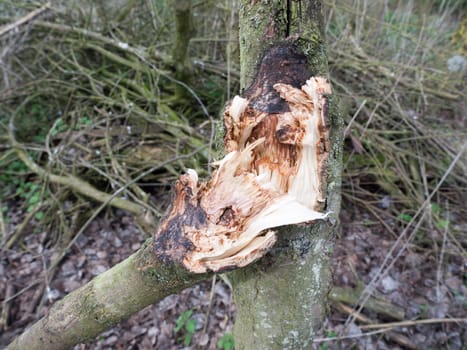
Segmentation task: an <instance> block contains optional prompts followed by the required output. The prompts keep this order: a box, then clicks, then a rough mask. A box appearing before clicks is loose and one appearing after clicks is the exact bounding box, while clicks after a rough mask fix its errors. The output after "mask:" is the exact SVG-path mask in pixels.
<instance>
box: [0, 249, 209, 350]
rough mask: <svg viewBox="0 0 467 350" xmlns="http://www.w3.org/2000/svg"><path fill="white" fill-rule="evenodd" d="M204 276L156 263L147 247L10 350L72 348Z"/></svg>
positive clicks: (59, 307) (69, 299)
mask: <svg viewBox="0 0 467 350" xmlns="http://www.w3.org/2000/svg"><path fill="white" fill-rule="evenodd" d="M205 278H207V276H206V275H200V274H193V273H190V272H188V271H187V270H185V269H183V268H181V267H179V266H177V265H173V264H163V263H160V262H159V261H158V260H156V259H155V258H154V254H153V252H152V245H151V244H149V242H148V243H147V244H146V245H145V246H144V247H143V248H142V249H140V250H139V251H138V252H136V253H135V254H133V255H131V256H130V257H129V258H127V259H126V260H124V261H122V262H121V263H119V264H117V265H115V266H114V267H113V268H111V269H110V270H108V271H106V272H104V273H103V274H101V275H99V276H97V277H96V278H95V279H93V280H92V281H91V282H89V283H88V284H86V285H84V286H83V287H81V288H79V289H77V290H76V291H74V292H72V293H71V294H69V295H67V296H66V297H65V298H64V299H62V300H60V301H58V302H57V303H56V304H55V305H54V306H53V307H52V308H51V310H50V311H49V313H48V315H47V316H45V317H44V318H42V319H41V320H39V321H38V322H37V323H35V324H34V325H33V326H32V327H31V328H29V329H27V330H26V331H25V332H24V333H23V334H21V335H20V336H19V337H17V338H16V339H15V340H14V341H13V342H12V343H11V344H10V345H9V346H8V347H7V349H8V350H13V349H15V350H16V349H17V350H25V349H28V350H34V349H37V350H43V349H47V350H55V349H69V348H71V347H72V346H73V345H75V344H78V343H82V342H85V341H87V340H90V339H93V338H95V337H96V336H97V335H99V334H100V333H101V332H103V331H104V330H105V329H107V328H109V327H110V326H112V325H114V324H117V323H118V322H120V321H122V320H125V319H127V318H128V317H130V316H131V315H133V314H134V313H136V312H137V311H139V310H141V309H143V308H144V307H146V306H148V305H151V304H153V303H155V302H156V301H159V300H161V299H162V298H164V297H165V296H167V295H170V294H173V293H177V292H179V291H181V290H183V289H184V288H187V287H189V286H191V285H193V284H195V283H196V282H199V281H201V280H203V279H205Z"/></svg>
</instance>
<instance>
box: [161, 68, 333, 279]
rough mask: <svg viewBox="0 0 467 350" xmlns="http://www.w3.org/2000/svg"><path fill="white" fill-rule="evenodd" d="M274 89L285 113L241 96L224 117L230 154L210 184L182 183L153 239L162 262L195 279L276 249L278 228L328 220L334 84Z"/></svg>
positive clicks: (312, 82) (189, 177)
mask: <svg viewBox="0 0 467 350" xmlns="http://www.w3.org/2000/svg"><path fill="white" fill-rule="evenodd" d="M272 86H273V88H274V90H275V91H276V94H278V98H280V99H282V100H283V101H285V103H286V104H287V108H286V109H285V110H284V111H282V112H273V113H269V112H265V111H261V110H258V109H256V108H254V107H253V106H252V105H251V103H250V100H248V99H246V98H242V97H239V96H236V97H235V98H234V99H233V100H232V101H231V102H230V103H229V104H228V105H227V107H226V110H225V114H224V123H225V127H226V135H225V146H226V150H227V151H228V152H229V153H228V154H227V155H226V156H225V157H224V158H223V159H222V160H220V161H218V162H216V163H215V165H216V166H217V170H216V171H215V172H214V173H213V175H212V177H211V179H210V180H209V181H207V182H198V175H197V174H196V172H195V171H194V170H189V171H188V172H187V173H186V174H185V175H182V176H181V178H180V180H179V181H178V182H177V184H176V186H175V192H176V193H175V199H174V203H173V208H172V211H171V213H170V215H169V216H168V217H167V219H165V220H164V221H163V223H162V224H161V226H160V228H159V230H158V232H157V233H156V235H155V239H154V249H155V253H156V254H157V255H158V256H159V258H160V259H162V260H163V261H164V262H166V263H170V262H181V263H183V265H184V266H185V267H186V268H187V269H189V270H190V271H193V272H197V273H203V272H206V271H209V270H212V271H217V272H219V271H225V270H228V269H232V268H236V267H242V266H245V265H247V264H250V263H251V262H253V261H255V260H257V259H259V258H260V257H262V256H263V255H264V254H265V253H266V252H267V251H268V250H269V249H270V248H271V246H272V245H273V244H274V243H275V241H276V236H275V233H274V231H272V229H273V228H275V227H278V226H283V225H290V224H297V223H303V222H310V221H314V220H317V219H323V218H325V217H326V215H327V214H326V213H321V212H319V210H320V208H321V207H322V205H321V203H322V202H323V201H324V199H325V198H324V192H323V188H324V186H323V185H324V184H325V175H324V174H323V168H324V162H325V160H326V157H327V154H328V152H329V139H328V129H327V127H326V121H325V116H326V97H325V96H326V94H329V93H330V92H331V88H330V85H329V83H328V82H327V80H326V79H324V78H321V77H312V78H310V79H308V80H307V81H306V83H305V84H304V85H303V86H302V87H301V88H296V87H293V86H292V85H289V84H285V83H282V82H281V83H275V84H273V85H272ZM252 99H254V98H252Z"/></svg>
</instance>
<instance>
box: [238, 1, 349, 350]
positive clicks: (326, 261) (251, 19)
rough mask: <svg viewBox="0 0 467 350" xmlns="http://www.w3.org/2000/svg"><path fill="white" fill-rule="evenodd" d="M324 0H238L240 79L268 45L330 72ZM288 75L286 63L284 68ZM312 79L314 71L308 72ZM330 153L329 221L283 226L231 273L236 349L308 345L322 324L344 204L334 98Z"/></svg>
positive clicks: (253, 69)
mask: <svg viewBox="0 0 467 350" xmlns="http://www.w3.org/2000/svg"><path fill="white" fill-rule="evenodd" d="M321 11H322V9H321V1H317V0H308V1H280V0H273V1H266V0H262V1H251V0H243V1H241V4H240V16H239V21H240V65H241V85H242V87H243V88H245V87H247V86H248V85H249V84H250V83H251V82H252V80H253V79H254V77H255V75H256V73H257V69H258V66H259V63H260V61H261V59H262V57H263V55H264V53H265V51H266V50H267V49H268V48H270V47H272V46H275V45H283V44H291V43H293V44H294V45H295V46H297V47H298V48H299V49H300V50H301V51H302V52H303V54H304V55H305V56H306V60H307V66H308V71H309V76H318V75H319V76H324V77H326V76H327V73H328V70H327V56H326V51H325V43H324V35H323V18H322V12H321ZM284 74H287V69H286V68H285V69H284ZM306 78H309V77H306ZM328 123H329V124H328V125H329V127H330V141H331V152H330V154H329V158H328V160H327V165H326V173H327V179H326V180H327V190H326V204H325V206H324V207H323V208H322V210H323V211H332V215H331V216H330V218H329V220H327V221H326V222H319V223H316V224H314V225H312V226H308V227H304V226H294V227H285V228H283V229H281V230H279V233H278V237H279V241H278V243H277V244H276V246H275V248H274V250H273V251H272V252H270V253H269V254H268V255H267V256H266V257H265V258H263V259H262V260H261V261H260V262H259V263H257V264H255V265H253V266H249V267H247V268H245V269H242V270H238V271H234V272H232V273H231V274H230V277H231V279H232V283H233V288H234V300H235V304H236V308H237V316H236V322H235V327H234V336H235V345H236V349H238V350H241V349H305V348H307V347H309V346H310V344H311V342H312V340H313V335H314V334H315V332H316V331H317V330H318V329H319V327H320V326H321V324H322V321H323V318H324V316H325V313H326V305H327V295H328V292H329V290H330V288H331V273H330V254H331V251H332V238H333V235H334V232H335V231H336V229H337V227H338V225H337V221H338V220H337V217H338V213H339V208H340V188H341V171H342V169H341V168H342V165H341V163H342V162H341V157H342V127H343V121H342V118H341V116H340V114H339V113H338V109H337V103H336V99H335V98H333V97H332V96H330V97H329V111H328Z"/></svg>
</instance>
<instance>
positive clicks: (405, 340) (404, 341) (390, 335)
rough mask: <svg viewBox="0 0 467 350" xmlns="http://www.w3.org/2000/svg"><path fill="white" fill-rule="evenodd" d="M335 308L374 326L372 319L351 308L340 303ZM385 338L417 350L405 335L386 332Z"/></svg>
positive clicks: (361, 326) (362, 327) (360, 326)
mask: <svg viewBox="0 0 467 350" xmlns="http://www.w3.org/2000/svg"><path fill="white" fill-rule="evenodd" d="M336 307H337V308H338V309H339V310H340V311H342V312H344V313H348V314H350V315H353V316H355V318H356V319H357V320H359V321H360V322H362V323H367V324H370V325H374V324H375V322H374V321H373V320H372V319H370V318H368V317H366V316H365V315H362V314H361V313H359V312H357V311H355V310H354V309H353V308H351V307H349V306H347V305H344V304H342V303H338V304H337V305H336ZM358 327H359V328H360V329H364V327H366V326H365V325H359V326H358ZM386 337H388V338H389V340H391V341H393V342H395V343H398V344H400V345H402V346H404V347H406V348H409V349H411V350H418V349H419V347H418V346H417V345H415V344H414V343H412V342H411V341H410V339H408V338H407V337H406V336H405V335H402V334H399V333H396V332H388V333H387V334H386Z"/></svg>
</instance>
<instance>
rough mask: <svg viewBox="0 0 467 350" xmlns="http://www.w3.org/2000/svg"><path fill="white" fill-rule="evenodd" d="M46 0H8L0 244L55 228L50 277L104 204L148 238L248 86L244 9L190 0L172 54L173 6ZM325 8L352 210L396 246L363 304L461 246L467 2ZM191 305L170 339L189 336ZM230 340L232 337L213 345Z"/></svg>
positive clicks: (0, 120)
mask: <svg viewBox="0 0 467 350" xmlns="http://www.w3.org/2000/svg"><path fill="white" fill-rule="evenodd" d="M38 3H39V2H30V1H8V0H2V1H0V13H1V16H0V25H5V27H0V42H1V45H0V46H1V47H2V50H1V52H0V62H1V65H0V71H1V74H2V81H1V82H0V207H1V209H2V210H1V212H0V215H1V217H0V218H1V220H0V242H1V245H2V247H3V248H2V249H12V248H13V247H15V248H14V249H18V250H21V248H20V247H21V246H20V244H19V243H21V241H22V239H23V238H24V237H25V236H27V235H30V234H34V229H33V230H30V227H33V228H38V227H40V229H41V230H42V231H47V232H49V235H50V237H49V239H48V244H49V245H51V246H55V249H56V250H57V252H58V254H57V255H56V256H54V261H53V262H52V263H51V264H50V266H51V268H50V269H49V271H47V273H48V274H50V275H53V269H55V268H56V266H57V265H58V264H59V263H60V261H61V259H62V258H63V257H64V256H65V254H66V253H67V249H69V247H70V245H71V243H72V242H73V240H74V239H75V237H77V235H79V233H80V232H82V231H83V230H84V229H85V228H86V226H87V225H89V224H90V223H91V222H92V219H93V218H95V217H97V216H98V215H99V214H100V213H101V212H102V211H104V210H108V209H107V208H109V205H110V206H113V207H115V208H119V209H123V210H125V211H127V212H130V213H131V214H132V215H133V216H134V217H135V220H137V222H138V224H139V225H141V227H142V229H143V230H144V231H145V232H147V233H148V234H151V233H152V232H153V230H154V229H155V226H156V224H157V219H158V218H160V217H161V216H163V214H164V212H165V211H166V203H167V202H168V201H167V198H168V197H167V193H168V192H169V191H168V190H169V189H170V187H171V185H172V184H173V182H174V180H175V179H176V178H177V177H178V175H179V174H180V172H182V171H184V170H185V169H186V168H194V169H196V170H197V172H198V173H199V174H201V175H202V176H208V175H209V171H206V169H209V168H208V165H209V163H210V162H211V161H212V160H214V159H216V158H218V156H219V155H218V154H217V153H216V152H217V151H218V150H219V147H217V146H216V145H218V144H219V141H217V139H216V134H218V129H219V122H218V119H219V118H218V115H219V112H220V110H221V109H222V106H223V105H224V103H225V102H226V101H227V100H228V99H229V98H230V97H231V96H232V95H233V94H236V93H238V89H239V81H238V79H239V73H238V70H239V62H238V41H237V34H236V26H237V17H236V12H237V10H238V9H237V8H236V3H237V2H236V1H225V2H217V1H211V0H206V1H198V2H194V4H193V6H192V8H191V18H190V21H191V22H192V24H193V28H195V29H194V31H192V32H190V33H189V34H190V35H192V34H193V33H194V34H195V35H194V36H192V37H191V38H190V40H189V46H188V51H187V52H186V57H185V59H186V60H185V59H184V58H183V57H177V59H176V60H174V58H173V55H174V52H175V51H176V52H177V55H182V56H183V55H184V53H183V50H180V48H177V49H176V48H175V47H174V45H173V38H174V37H175V33H177V35H180V31H178V32H177V30H176V26H175V22H176V21H174V20H173V19H174V18H175V15H176V13H175V11H174V7H173V6H171V4H170V2H169V1H159V0H153V1H143V0H136V1H132V0H128V1H116V2H115V7H113V5H109V4H108V3H113V2H107V4H106V2H105V1H97V2H79V1H77V2H71V3H72V4H71V5H70V4H69V2H67V1H59V0H57V1H53V2H52V4H51V5H45V4H43V2H40V4H38ZM117 3H119V4H118V5H117ZM120 3H122V4H124V6H122V4H120ZM325 3H326V18H327V20H326V33H327V42H328V56H329V64H330V68H331V74H330V75H331V80H332V83H333V88H334V89H335V91H336V92H337V94H338V95H339V96H340V100H341V105H342V107H343V109H344V117H345V118H346V123H347V127H346V130H345V137H346V139H345V140H346V154H345V159H344V164H345V171H344V177H343V185H344V192H343V197H344V202H343V203H344V204H343V205H344V209H345V210H346V211H348V212H351V213H352V215H354V216H357V217H358V218H360V217H361V221H364V222H365V224H366V225H368V226H369V227H371V226H372V225H374V224H375V223H380V224H382V225H383V226H385V228H386V230H387V231H388V232H390V233H391V234H392V235H393V236H394V238H395V239H397V242H399V243H400V244H399V245H397V247H396V246H394V248H393V249H391V250H390V251H389V253H388V255H387V259H385V263H384V264H383V265H382V266H380V269H379V271H378V272H377V273H376V274H375V275H374V277H373V279H372V281H371V283H370V284H369V285H368V286H367V287H366V288H363V289H362V290H361V293H360V295H359V300H358V302H354V303H353V304H359V305H363V304H364V303H365V301H366V300H367V299H368V296H369V295H370V293H371V292H372V290H373V289H374V286H375V285H376V283H377V282H378V281H379V280H381V279H382V278H383V277H384V276H385V274H386V273H387V271H388V270H389V269H390V268H391V266H393V264H394V263H395V261H397V258H398V256H399V255H400V254H401V252H402V251H403V250H405V249H407V248H408V247H409V246H410V248H411V249H414V250H415V251H421V252H424V253H426V254H428V253H429V252H436V253H437V254H438V255H439V251H440V250H441V249H442V247H445V246H446V242H445V241H446V240H448V241H449V242H450V245H449V250H448V251H446V254H449V255H450V256H457V257H459V256H465V247H466V245H467V241H466V237H465V232H464V231H463V230H462V228H463V227H465V226H462V220H463V219H462V218H465V217H467V213H466V209H465V197H466V195H467V193H466V192H465V189H466V183H467V178H466V177H465V174H466V173H467V165H466V160H467V159H466V152H465V151H466V142H465V139H466V132H465V115H466V106H465V102H464V101H463V96H462V94H463V84H464V81H465V76H466V74H467V73H466V72H467V68H466V65H467V63H465V60H466V41H467V39H466V35H467V34H466V20H465V19H464V20H463V22H462V12H463V11H465V10H466V9H467V2H466V1H437V0H430V1H415V0H410V1H405V2H401V1H389V2H387V1H371V2H367V1H356V0H343V1H336V0H328V1H326V2H325ZM38 9H39V11H38ZM33 11H36V13H35V16H33V17H31V18H28V19H27V20H26V21H25V22H24V23H19V22H16V21H17V20H18V19H21V18H26V17H27V16H28V14H31V13H32V12H33ZM177 15H178V16H180V13H178V14H177ZM178 22H180V20H178ZM15 23H17V24H16V25H14V26H12V27H11V28H9V27H7V25H9V24H15ZM180 51H181V53H180ZM455 56H459V57H460V61H459V62H460V63H459V64H458V65H457V66H456V65H454V66H452V65H451V66H449V69H448V60H450V59H452V58H453V57H455ZM462 58H463V59H464V61H463V62H464V63H463V65H462ZM180 62H183V65H182V66H183V67H182V68H180ZM180 70H183V71H180ZM180 79H182V80H183V81H182V80H180ZM17 211H20V212H22V213H23V214H22V222H20V223H18V224H15V225H12V224H11V223H10V221H11V220H10V217H11V216H12V215H13V213H14V212H17ZM107 213H108V214H109V215H113V213H114V212H113V211H111V210H108V211H107ZM464 220H465V219H464ZM31 231H32V232H31ZM443 242H444V243H443ZM15 245H16V246H15ZM464 278H465V277H464ZM183 315H185V316H186V315H187V314H185V313H184V314H182V316H183ZM182 316H180V317H182ZM190 316H191V314H190V315H188V316H186V317H187V319H186V320H185V319H183V320H182V318H180V319H179V320H180V322H181V323H180V325H179V324H177V328H179V333H177V335H176V337H178V336H179V334H180V336H182V338H183V339H182V342H183V343H188V344H189V343H190V342H191V334H192V332H191V330H192V328H193V327H192V326H193V324H192V323H190ZM182 321H183V322H182ZM188 323H190V327H188ZM332 338H335V334H332ZM222 339H224V338H222ZM232 344H233V339H231V338H230V335H228V334H226V335H225V339H224V340H223V341H222V342H221V341H219V348H223V349H231V348H232V347H233V345H232ZM324 348H326V347H324V346H323V349H324Z"/></svg>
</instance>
